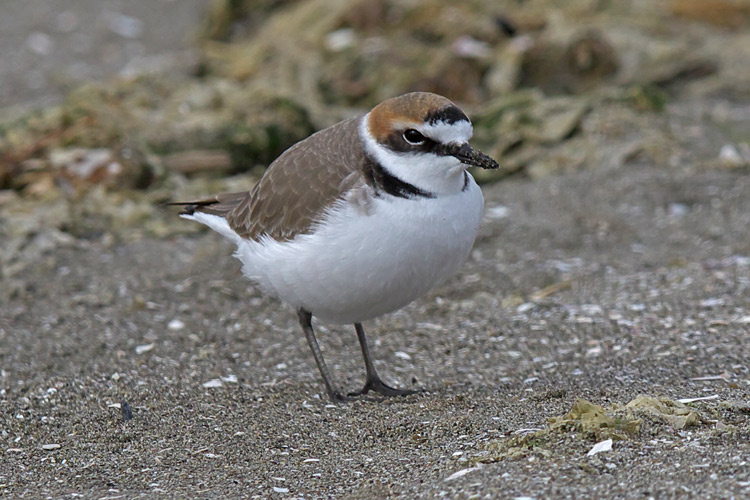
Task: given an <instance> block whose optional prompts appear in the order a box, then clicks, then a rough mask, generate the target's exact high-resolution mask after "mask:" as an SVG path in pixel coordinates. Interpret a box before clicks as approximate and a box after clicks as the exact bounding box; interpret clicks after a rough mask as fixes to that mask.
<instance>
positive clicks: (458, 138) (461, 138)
mask: <svg viewBox="0 0 750 500" xmlns="http://www.w3.org/2000/svg"><path fill="white" fill-rule="evenodd" d="M415 128H416V129H417V130H419V131H420V132H421V133H422V135H424V136H426V137H429V138H430V139H432V140H433V141H436V142H440V143H442V144H464V143H466V142H469V139H471V136H472V135H473V133H474V129H473V128H472V126H471V122H468V121H466V120H458V121H455V122H453V123H448V122H445V121H437V122H432V123H424V124H422V125H419V126H418V127H415Z"/></svg>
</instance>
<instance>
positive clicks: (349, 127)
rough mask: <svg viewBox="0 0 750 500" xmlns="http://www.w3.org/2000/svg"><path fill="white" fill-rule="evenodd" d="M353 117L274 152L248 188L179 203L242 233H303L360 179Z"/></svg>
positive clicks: (250, 235) (254, 235)
mask: <svg viewBox="0 0 750 500" xmlns="http://www.w3.org/2000/svg"><path fill="white" fill-rule="evenodd" d="M358 125H359V118H352V119H349V120H345V121H343V122H340V123H337V124H336V125H333V126H332V127H329V128H327V129H324V130H321V131H320V132H317V133H315V134H313V135H311V136H310V137H308V138H307V139H305V140H303V141H300V142H298V143H297V144H295V145H294V146H292V147H291V148H289V149H287V150H286V151H285V152H284V153H283V154H282V155H281V156H279V157H278V158H277V159H276V160H275V161H274V162H273V163H272V164H271V165H270V166H269V167H268V170H266V173H265V174H264V175H263V177H262V178H261V179H260V181H258V184H256V185H255V187H254V188H253V189H252V190H251V191H250V192H245V193H225V194H220V195H218V196H216V197H214V198H211V199H207V200H203V201H198V202H193V203H189V204H187V203H185V204H183V205H186V210H185V213H193V212H195V211H198V212H205V213H210V214H214V215H219V216H222V217H225V218H226V219H227V221H228V222H229V225H230V227H231V228H232V229H234V230H235V231H236V232H237V233H238V234H239V235H240V236H242V237H243V238H250V239H254V240H257V239H259V238H260V237H261V236H263V235H268V236H270V237H271V238H273V239H275V240H278V241H284V240H290V239H292V238H294V237H295V236H296V235H297V234H302V233H306V232H308V231H309V230H310V228H311V227H312V226H313V224H315V223H316V222H318V221H319V220H320V219H321V217H322V216H323V214H324V213H325V209H326V207H328V206H329V205H330V204H332V203H333V202H335V201H336V200H337V199H340V198H341V197H342V196H344V194H345V193H346V192H348V191H349V190H350V189H352V188H353V187H355V186H358V185H362V184H364V182H365V181H364V180H363V178H362V173H361V166H362V162H363V157H364V156H363V150H362V144H361V141H360V139H359V132H358Z"/></svg>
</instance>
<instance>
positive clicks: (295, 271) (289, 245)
mask: <svg viewBox="0 0 750 500" xmlns="http://www.w3.org/2000/svg"><path fill="white" fill-rule="evenodd" d="M366 208H367V210H364V209H363V207H362V206H361V205H358V204H356V203H355V204H350V203H341V204H339V205H338V206H337V207H336V208H335V209H334V210H332V211H330V213H329V215H328V217H327V218H326V219H325V220H324V222H322V223H321V224H320V225H318V226H317V227H316V228H315V231H314V232H313V233H312V234H304V235H299V236H297V237H296V238H295V239H293V240H291V241H284V242H279V241H276V240H273V239H270V238H268V239H265V240H263V241H260V242H257V241H252V240H247V239H241V238H239V237H238V236H237V235H236V234H235V233H234V232H233V231H232V230H231V229H230V228H229V226H228V225H227V223H226V220H224V219H223V218H221V217H218V216H215V215H209V214H204V213H196V214H195V215H194V216H191V217H190V218H193V219H195V220H197V221H198V222H202V223H204V224H206V225H208V226H210V227H211V228H212V229H214V230H216V231H218V232H219V233H222V234H224V235H225V236H227V237H229V238H230V239H232V240H233V241H235V242H236V243H237V252H236V253H235V256H236V257H237V258H238V259H239V260H240V261H241V262H242V271H243V274H245V276H247V277H248V278H250V279H251V280H252V281H254V282H256V283H257V284H258V285H260V287H261V288H262V289H263V290H264V291H265V292H266V293H269V294H271V295H274V296H276V297H278V298H279V299H281V300H282V301H284V302H287V303H288V304H290V305H292V306H294V307H296V308H299V307H304V308H305V309H306V310H308V311H310V312H311V313H312V314H313V315H314V316H316V317H318V318H319V319H321V320H323V321H328V322H332V323H354V322H361V321H365V320H368V319H371V318H374V317H376V316H379V315H381V314H385V313H388V312H391V311H394V310H396V309H399V308H401V307H403V306H405V305H406V304H408V303H409V302H411V301H413V300H414V299H416V298H418V297H420V296H421V295H424V294H425V293H427V292H428V291H429V290H430V289H431V288H433V287H434V286H436V285H438V284H439V283H441V282H442V281H444V280H445V279H447V278H449V277H450V276H452V275H453V274H454V273H455V272H456V271H457V270H458V268H459V267H460V266H461V264H462V263H463V262H464V261H465V260H466V258H467V257H468V255H469V252H470V251H471V248H472V246H473V244H474V239H475V238H476V235H477V231H478V228H479V222H480V220H481V218H482V212H483V209H484V199H483V197H482V193H481V191H480V189H479V186H477V184H476V183H475V182H474V180H473V179H470V180H469V183H468V185H467V188H466V189H465V190H464V191H460V192H458V193H456V194H452V195H444V196H439V197H437V198H419V199H405V198H395V197H391V196H383V197H374V198H372V199H371V203H370V204H369V205H368V206H367V207H366Z"/></svg>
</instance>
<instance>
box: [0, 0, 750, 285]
mask: <svg viewBox="0 0 750 500" xmlns="http://www.w3.org/2000/svg"><path fill="white" fill-rule="evenodd" d="M54 6H55V7H54V8H50V6H49V3H48V2H46V1H44V0H25V1H24V2H9V3H7V4H6V5H4V6H3V16H2V17H0V48H2V50H0V236H1V237H2V238H1V239H2V242H1V243H0V266H2V268H1V271H0V276H3V277H10V276H12V275H13V274H15V273H17V272H18V271H19V270H21V269H23V268H24V267H25V266H26V264H27V263H28V262H33V260H34V258H35V256H36V255H38V253H39V252H41V251H44V250H45V249H49V248H54V247H55V246H57V245H64V244H66V243H69V242H70V241H72V240H74V239H80V238H105V237H106V238H112V239H115V240H117V239H130V238H140V237H142V236H144V235H147V236H156V237H163V236H166V235H169V234H173V233H174V232H184V231H200V230H201V229H200V228H199V227H197V226H198V225H194V226H195V227H194V226H188V225H183V224H172V223H170V222H169V221H170V220H171V219H170V217H172V214H170V213H168V212H166V211H164V210H161V209H158V208H156V207H157V206H158V204H159V203H160V202H163V201H167V200H170V199H183V198H192V197H195V196H205V195H206V194H208V193H212V192H216V191H221V190H231V189H237V190H242V189H247V188H249V187H250V186H252V184H253V182H254V179H255V178H256V177H257V176H258V175H260V174H261V173H262V171H263V168H265V166H267V164H268V163H269V162H270V161H272V160H273V158H275V157H276V156H277V155H278V154H279V153H280V152H281V151H283V150H284V149H285V148H287V147H288V146H289V145H291V144H293V143H294V142H296V141H298V140H300V139H302V138H304V137H306V136H307V135H309V134H310V133H311V132H313V131H315V130H318V129H320V128H323V127H325V126H328V125H331V124H332V123H334V122H336V121H338V120H340V119H342V118H345V117H347V116H351V115H353V114H356V113H360V112H362V111H364V110H366V109H368V108H369V107H370V106H372V105H373V104H376V103H377V102H379V101H381V100H383V99H385V98H387V97H390V96H394V95H397V94H400V93H403V92H407V91H412V90H426V91H432V92H437V93H440V94H443V95H446V96H447V97H449V98H451V99H453V100H455V101H457V102H458V103H459V104H460V105H462V106H464V107H465V109H467V110H468V111H469V113H470V115H471V116H472V119H473V121H474V123H475V142H476V144H477V145H478V146H479V147H481V148H482V149H483V150H485V151H487V152H488V153H489V154H491V155H493V156H494V157H496V158H497V159H498V160H499V161H500V163H501V165H502V169H501V170H500V171H499V172H477V175H478V176H479V180H480V181H481V182H483V183H491V182H495V181H498V180H500V179H501V178H503V177H505V176H508V175H523V176H529V177H532V178H537V177H541V176H546V175H550V174H554V175H559V174H564V173H566V172H571V171H575V170H579V169H589V168H597V167H598V166H600V165H602V164H607V165H608V166H610V167H611V166H617V165H625V164H627V163H628V162H641V163H648V164H653V165H656V166H658V168H667V169H686V168H691V169H706V168H709V169H710V168H730V169H746V168H747V167H748V164H749V163H750V147H749V146H748V142H749V141H750V64H749V63H748V62H749V61H750V55H749V54H748V47H750V2H748V1H746V0H662V1H652V0H628V1H606V0H572V1H569V2H553V1H545V0H526V1H524V0H512V1H511V0H509V1H495V2H487V1H480V0H475V1H463V2H454V1H450V0H399V1H395V0H358V1H350V0H213V1H210V0H179V1H178V0H156V1H153V0H151V1H132V0H131V1H127V2H126V1H123V0H60V1H58V2H55V4H54ZM21 249H23V250H24V251H23V252H21V251H20V250H21Z"/></svg>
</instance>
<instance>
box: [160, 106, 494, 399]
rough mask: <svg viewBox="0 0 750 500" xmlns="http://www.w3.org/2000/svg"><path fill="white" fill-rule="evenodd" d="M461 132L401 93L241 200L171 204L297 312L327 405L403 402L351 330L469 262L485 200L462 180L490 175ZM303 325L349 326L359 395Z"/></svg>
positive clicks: (293, 150)
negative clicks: (357, 400)
mask: <svg viewBox="0 0 750 500" xmlns="http://www.w3.org/2000/svg"><path fill="white" fill-rule="evenodd" d="M472 131H473V130H472V125H471V122H470V121H469V118H468V117H467V116H466V114H464V112H463V111H461V109H459V108H458V106H456V105H455V104H454V103H453V102H451V101H450V100H448V99H446V98H445V97H442V96H439V95H436V94H431V93H426V92H414V93H409V94H405V95H402V96H399V97H394V98H392V99H388V100H386V101H383V102H382V103H380V104H378V105H377V106H375V107H374V108H373V109H372V110H371V111H370V112H369V113H367V114H365V115H364V116H359V117H355V118H351V119H348V120H344V121H342V122H340V123H337V124H336V125H333V126H331V127H329V128H326V129H324V130H321V131H319V132H317V133H315V134H313V135H311V136H310V137H308V138H306V139H304V140H302V141H300V142H298V143H297V144H295V145H294V146H292V147H290V148H289V149H287V150H286V151H285V152H284V153H282V154H281V156H279V157H278V158H277V159H276V160H275V161H274V162H273V163H271V165H270V166H269V167H268V169H267V170H266V172H265V174H264V175H263V177H262V178H261V179H260V181H259V182H258V183H257V184H256V186H255V187H254V188H253V189H252V190H250V191H249V192H242V193H226V194H219V195H217V196H215V197H212V198H209V199H206V200H201V201H195V202H178V203H175V204H178V205H184V206H185V209H184V211H183V212H182V213H181V216H182V217H184V218H186V219H190V220H194V221H197V222H200V223H203V224H205V225H207V226H208V227H210V228H211V229H213V230H215V231H216V232H218V233H220V234H221V235H223V236H224V237H226V238H227V239H229V240H230V241H232V242H234V243H235V244H236V245H237V251H236V252H235V254H234V256H235V257H237V258H238V259H239V260H240V261H241V262H242V273H243V274H244V275H245V276H246V277H247V278H249V279H250V280H251V281H253V282H254V283H256V284H257V285H258V286H259V287H260V288H261V290H262V291H263V292H265V293H267V294H270V295H272V296H274V297H277V298H278V299H280V300H281V301H283V302H285V303H287V304H290V305H291V306H293V307H294V308H295V309H296V310H297V315H298V316H299V322H300V324H301V326H302V330H303V331H304V333H305V337H306V339H307V342H308V344H309V345H310V349H311V350H312V353H313V356H314V358H315V362H316V363H317V365H318V369H319V370H320V374H321V375H322V377H323V382H324V383H325V388H326V391H327V393H328V395H329V396H330V397H331V399H333V400H336V401H340V400H345V399H347V398H348V397H353V396H356V395H361V394H366V393H368V392H369V391H375V392H378V393H380V394H382V395H384V396H398V395H405V394H411V393H413V392H414V391H409V390H403V389H397V388H394V387H391V386H389V385H387V384H385V383H384V382H383V381H382V380H381V379H380V377H379V376H378V373H377V371H376V370H375V366H374V364H373V362H372V356H371V355H370V350H369V347H368V344H367V339H366V337H365V331H364V329H363V328H362V322H363V321H366V320H369V319H372V318H375V317H377V316H380V315H382V314H385V313H389V312H392V311H395V310H397V309H400V308H401V307H404V306H405V305H407V304H409V303H410V302H412V301H413V300H415V299H416V298H418V297H420V296H422V295H424V294H425V293H427V292H428V291H429V290H430V289H432V288H433V287H435V286H436V285H438V284H439V283H441V282H443V281H444V280H446V279H447V278H449V277H450V276H452V275H453V274H454V273H456V272H457V271H458V269H459V267H460V266H461V264H463V262H464V261H465V260H466V258H467V257H468V255H469V252H470V251H471V248H472V246H473V244H474V239H475V238H476V236H477V231H478V228H479V222H480V220H481V218H482V213H483V210H484V198H483V197H482V192H481V190H480V189H479V186H478V185H477V183H476V182H475V181H474V179H473V178H472V177H471V175H470V174H469V173H468V172H467V171H466V169H467V167H470V166H476V167H482V168H497V166H498V164H497V163H496V162H495V161H494V160H493V159H492V158H490V157H488V156H486V155H484V154H483V153H481V152H479V151H478V150H476V149H473V148H472V147H471V146H470V145H469V143H468V141H469V139H470V138H471V136H472ZM313 316H315V317H316V318H318V319H319V320H322V321H324V322H330V323H337V324H346V323H353V324H354V328H355V330H356V333H357V338H358V340H359V344H360V347H361V350H362V355H363V357H364V363H365V371H366V381H365V385H364V387H363V388H362V389H361V390H359V391H357V392H352V393H349V394H348V396H347V395H345V394H344V393H341V392H339V390H338V389H337V387H336V385H335V384H334V381H333V378H332V377H331V374H330V372H329V370H328V368H327V366H326V363H325V360H324V359H323V355H322V353H321V351H320V348H319V347H318V342H317V340H316V339H315V333H314V331H313V327H312V317H313Z"/></svg>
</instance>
